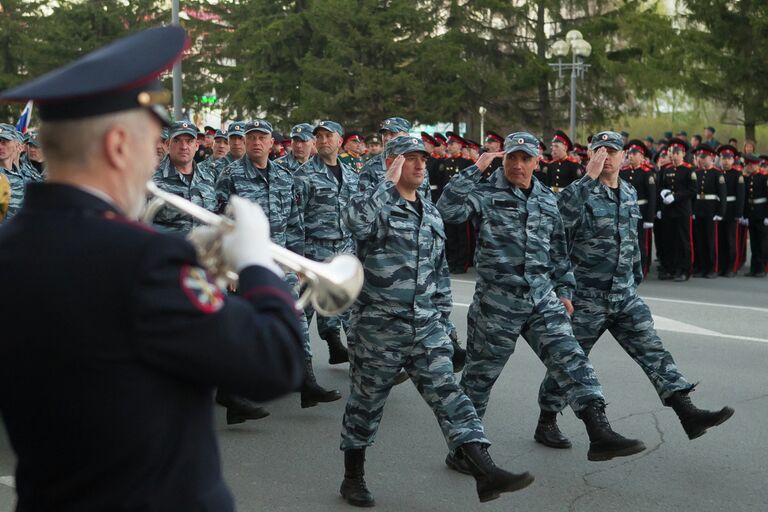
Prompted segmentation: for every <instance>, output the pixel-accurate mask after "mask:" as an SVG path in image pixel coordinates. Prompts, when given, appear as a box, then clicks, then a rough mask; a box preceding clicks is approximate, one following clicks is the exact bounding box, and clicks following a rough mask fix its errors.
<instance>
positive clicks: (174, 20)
mask: <svg viewBox="0 0 768 512" xmlns="http://www.w3.org/2000/svg"><path fill="white" fill-rule="evenodd" d="M171 24H172V25H179V0H173V2H172V3H171ZM173 117H174V119H175V120H176V121H180V120H181V118H182V112H181V59H178V60H177V61H176V64H174V65H173Z"/></svg>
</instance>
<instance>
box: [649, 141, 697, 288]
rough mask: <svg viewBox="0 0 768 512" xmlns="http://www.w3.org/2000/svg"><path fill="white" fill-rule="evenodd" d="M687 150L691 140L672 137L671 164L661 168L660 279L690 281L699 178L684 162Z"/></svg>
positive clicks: (659, 214) (670, 146)
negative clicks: (692, 225)
mask: <svg viewBox="0 0 768 512" xmlns="http://www.w3.org/2000/svg"><path fill="white" fill-rule="evenodd" d="M687 151H688V143H687V142H685V141H684V140H682V139H677V138H673V139H670V141H669V156H670V159H671V162H670V165H668V166H665V167H662V168H661V170H660V171H659V181H658V184H657V186H658V188H659V189H660V192H659V200H660V204H659V206H660V208H659V211H658V213H657V218H658V219H660V220H661V229H660V231H659V234H660V235H661V237H659V239H657V240H656V243H657V244H658V245H659V249H660V252H659V257H660V259H661V265H660V270H659V279H669V278H672V279H674V280H675V281H687V280H688V279H689V278H690V277H691V265H692V263H693V260H692V257H693V248H692V244H693V241H692V239H691V215H693V201H694V200H695V199H694V197H695V195H696V185H697V178H696V172H695V171H694V169H693V166H692V165H691V164H689V163H687V162H685V161H684V158H685V154H686V152H687Z"/></svg>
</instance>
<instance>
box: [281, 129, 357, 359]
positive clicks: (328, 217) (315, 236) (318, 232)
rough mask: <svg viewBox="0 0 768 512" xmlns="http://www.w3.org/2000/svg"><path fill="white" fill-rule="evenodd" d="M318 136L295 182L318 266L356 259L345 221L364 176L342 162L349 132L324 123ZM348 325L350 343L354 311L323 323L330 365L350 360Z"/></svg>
mask: <svg viewBox="0 0 768 512" xmlns="http://www.w3.org/2000/svg"><path fill="white" fill-rule="evenodd" d="M312 133H313V135H314V136H315V141H316V145H317V155H315V156H314V157H312V158H310V159H309V160H307V162H306V163H305V164H304V165H302V166H301V167H299V169H298V170H297V171H296V172H295V173H294V177H295V178H296V181H297V185H298V188H299V196H300V198H301V199H300V200H301V212H302V214H303V218H304V237H305V238H304V255H305V256H307V257H308V258H311V259H313V260H315V261H325V260H326V259H328V258H330V257H332V256H335V255H337V254H344V253H345V254H355V244H354V240H353V239H352V233H351V232H350V231H349V229H348V228H347V226H346V225H345V224H344V223H343V222H342V220H341V212H343V211H344V210H345V209H346V208H347V205H349V202H350V201H351V199H352V197H353V196H354V195H355V194H357V192H358V179H359V176H358V175H357V173H356V172H355V171H353V170H352V169H351V168H350V167H349V166H347V165H346V164H344V163H342V162H340V161H339V159H338V156H339V149H340V148H341V139H342V137H343V136H344V129H343V128H342V127H341V125H340V124H339V123H337V122H335V121H330V120H325V121H321V122H320V123H319V124H318V125H317V126H315V129H314V130H313V132H312ZM368 163H369V164H370V163H371V162H370V161H369V162H368ZM366 165H367V164H366ZM305 314H306V316H307V323H308V324H310V323H312V317H313V316H314V314H315V310H314V309H313V308H312V307H311V306H308V307H307V309H306V310H305ZM342 326H343V327H344V331H345V332H346V333H347V342H348V343H349V342H350V336H351V334H350V330H349V312H346V313H344V314H342V315H340V316H334V317H325V316H318V318H317V331H318V333H319V334H320V337H321V338H322V339H324V340H325V341H326V343H328V351H329V353H330V364H340V363H344V362H346V361H348V360H349V359H348V354H347V348H346V347H345V346H344V344H343V343H342V342H341V328H342Z"/></svg>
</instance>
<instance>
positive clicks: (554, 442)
mask: <svg viewBox="0 0 768 512" xmlns="http://www.w3.org/2000/svg"><path fill="white" fill-rule="evenodd" d="M533 438H534V439H535V440H536V442H537V443H541V444H543V445H544V446H549V447H550V448H570V447H571V442H570V441H569V440H568V438H567V437H565V436H564V435H563V433H562V432H560V429H559V428H558V427H557V413H556V412H551V411H541V412H540V413H539V423H538V425H536V432H535V433H534V434H533Z"/></svg>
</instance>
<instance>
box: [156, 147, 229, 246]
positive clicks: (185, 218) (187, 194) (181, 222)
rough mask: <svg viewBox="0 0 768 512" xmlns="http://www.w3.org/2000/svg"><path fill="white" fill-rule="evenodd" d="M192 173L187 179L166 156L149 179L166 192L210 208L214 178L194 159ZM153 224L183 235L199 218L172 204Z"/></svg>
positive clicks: (212, 199)
mask: <svg viewBox="0 0 768 512" xmlns="http://www.w3.org/2000/svg"><path fill="white" fill-rule="evenodd" d="M191 176H192V177H191V180H189V181H187V178H186V177H183V175H182V174H181V173H180V172H179V171H177V170H176V168H175V167H174V166H173V164H172V163H171V159H170V158H169V159H167V160H163V161H162V162H161V165H160V167H158V168H157V170H156V171H155V174H154V175H153V176H152V181H154V182H155V183H156V184H157V186H158V187H160V188H161V189H163V190H165V191H167V192H170V193H172V194H176V195H177V196H180V197H183V198H184V199H186V200H188V201H191V202H193V203H195V204H196V205H198V206H202V207H203V208H205V209H206V210H213V207H214V206H215V203H214V196H213V180H211V178H210V175H209V174H208V173H207V172H206V171H205V170H203V169H201V168H200V166H199V165H198V164H197V163H195V162H193V163H192V175H191ZM153 224H154V225H155V226H158V227H160V228H161V229H163V230H165V231H172V232H175V233H180V234H183V235H186V234H187V233H189V232H190V231H191V230H192V228H193V227H195V226H197V225H199V222H197V221H196V220H194V219H192V218H191V217H190V216H189V215H186V214H185V213H182V212H179V211H178V210H176V209H174V208H168V207H165V208H161V209H160V211H159V212H158V213H157V215H156V216H155V218H154V220H153Z"/></svg>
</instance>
